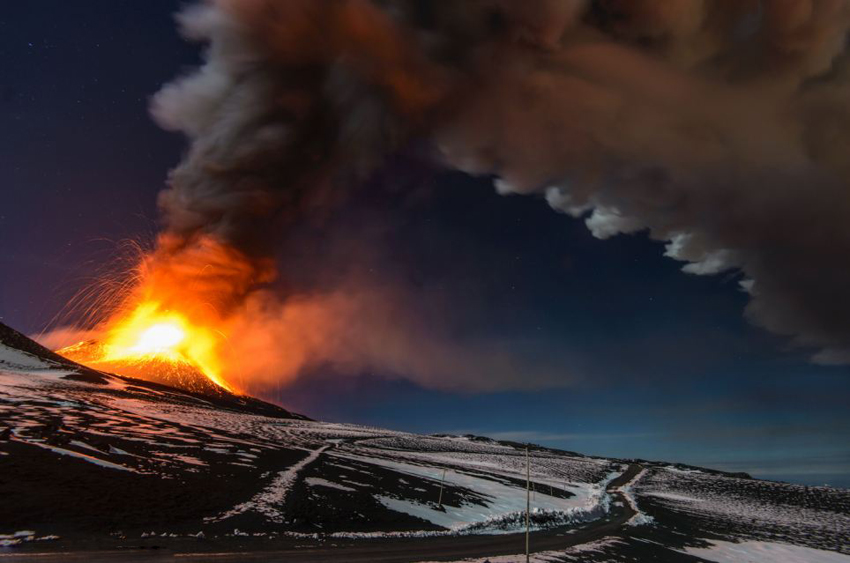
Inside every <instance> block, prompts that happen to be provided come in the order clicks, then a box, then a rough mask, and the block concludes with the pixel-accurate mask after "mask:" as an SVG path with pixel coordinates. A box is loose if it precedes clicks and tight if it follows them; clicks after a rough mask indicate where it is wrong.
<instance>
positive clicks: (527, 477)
mask: <svg viewBox="0 0 850 563" xmlns="http://www.w3.org/2000/svg"><path fill="white" fill-rule="evenodd" d="M530 513H531V462H530V461H529V457H528V444H526V446H525V563H529V557H530V556H529V551H528V535H529V531H530V528H531V525H530V524H531V520H530V516H529V514H530Z"/></svg>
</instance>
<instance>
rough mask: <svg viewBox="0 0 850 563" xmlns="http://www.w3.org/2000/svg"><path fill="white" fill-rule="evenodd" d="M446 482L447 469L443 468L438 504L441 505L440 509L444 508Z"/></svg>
mask: <svg viewBox="0 0 850 563" xmlns="http://www.w3.org/2000/svg"><path fill="white" fill-rule="evenodd" d="M445 480H446V469H445V468H443V478H442V479H440V500H438V501H437V504H438V505H440V508H443V483H444V482H445Z"/></svg>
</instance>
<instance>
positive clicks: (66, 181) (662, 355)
mask: <svg viewBox="0 0 850 563" xmlns="http://www.w3.org/2000/svg"><path fill="white" fill-rule="evenodd" d="M177 8H178V3H177V2H171V1H165V0H161V1H155V2H139V1H136V0H100V1H95V0H87V1H85V2H67V1H62V0H56V1H51V2H48V1H43V0H31V1H28V2H25V3H9V5H7V6H5V10H3V13H2V14H0V66H1V67H2V74H0V194H2V197H1V198H0V248H2V250H0V321H2V322H4V323H6V324H9V325H11V326H13V327H15V328H17V329H19V330H22V331H25V332H27V333H31V334H37V333H39V332H40V331H42V330H45V329H46V328H50V327H52V326H55V325H56V323H57V322H58V320H59V319H61V317H60V316H59V315H60V314H61V313H62V310H63V307H64V305H65V303H66V302H67V300H68V299H69V298H70V297H71V296H72V295H74V294H75V293H76V292H77V291H79V289H80V288H81V287H83V286H85V284H87V283H89V282H90V278H91V275H92V273H93V272H94V271H96V269H98V268H103V267H106V266H108V264H109V263H110V261H111V260H112V259H113V258H114V256H115V250H116V244H117V242H118V241H121V240H124V239H133V240H142V241H145V240H147V241H150V240H151V239H152V237H153V235H154V233H155V232H156V230H157V210H156V202H155V201H156V194H157V192H158V191H159V190H160V189H162V187H163V185H164V180H165V177H166V175H167V172H168V170H169V169H170V168H171V167H173V166H174V165H175V164H176V163H177V162H178V160H179V159H180V156H181V154H182V152H183V150H184V149H185V142H184V140H183V139H182V138H180V136H178V135H175V134H172V133H168V132H165V131H162V130H160V129H159V128H158V127H157V126H156V125H155V124H154V123H153V121H152V120H151V119H150V117H149V115H148V109H147V107H148V100H149V97H150V96H151V95H152V94H153V93H154V92H156V91H157V89H158V88H159V87H160V86H161V85H162V84H163V83H165V82H167V81H169V80H170V79H172V78H173V77H174V76H176V75H178V74H180V73H181V70H182V69H185V68H187V67H189V66H191V65H193V64H196V63H197V62H198V60H199V59H198V55H199V53H198V50H197V47H196V46H193V45H189V44H187V43H185V42H184V41H183V40H182V39H181V38H180V37H179V36H178V34H177V32H176V29H175V26H174V22H173V20H172V14H173V13H174V12H175V11H176V9H177ZM415 168H416V167H415V165H411V164H409V163H405V162H400V163H396V164H395V165H394V166H393V167H392V168H391V170H390V172H391V173H390V174H385V176H384V178H383V180H382V181H381V182H376V184H379V185H377V186H375V187H373V188H372V189H371V191H370V190H369V189H365V190H363V191H361V192H358V195H357V196H356V199H355V200H354V201H353V202H351V204H350V205H348V206H346V207H345V209H343V210H340V211H338V212H337V215H338V216H337V217H335V220H334V222H333V224H334V227H333V229H331V230H330V231H329V232H326V233H324V237H325V238H323V239H322V240H317V241H315V242H313V241H311V239H310V238H309V236H308V235H309V233H306V234H305V233H301V238H300V239H298V240H299V246H298V248H299V249H300V251H301V252H315V253H321V252H322V251H323V248H324V247H323V244H324V243H323V242H322V241H323V240H327V239H336V238H339V237H340V236H351V237H358V236H360V234H359V233H361V232H362V233H369V234H368V235H365V234H364V235H363V236H364V237H365V236H368V237H371V238H372V239H374V240H370V244H371V245H373V246H374V247H375V248H377V249H379V251H376V254H377V255H378V257H377V258H375V260H374V263H369V264H368V269H369V271H373V270H377V272H373V273H375V276H377V277H379V278H381V279H393V280H396V281H399V280H400V282H402V283H404V284H405V286H406V287H410V288H414V289H413V291H416V290H417V289H416V288H419V289H421V291H422V293H423V303H424V305H422V306H423V307H427V306H428V297H427V295H433V294H435V293H440V294H441V295H449V296H450V301H451V303H452V304H453V308H454V309H455V311H453V313H452V318H451V320H450V322H447V327H450V330H452V331H456V332H458V334H459V338H470V335H474V337H475V339H476V340H477V341H480V342H484V343H485V344H486V345H488V346H493V347H494V348H500V347H509V348H511V350H513V351H515V352H516V354H517V355H519V356H520V357H522V358H525V359H526V361H528V362H540V363H543V364H546V365H548V366H550V367H551V368H552V369H556V370H558V371H559V372H563V374H564V377H563V384H561V385H557V386H550V387H547V388H544V389H536V390H532V391H500V392H483V393H482V392H472V391H467V392H450V391H445V390H442V391H440V390H433V389H426V388H423V387H420V386H418V385H416V384H414V383H411V382H410V381H408V380H405V379H404V378H403V377H399V376H398V374H395V375H392V374H383V373H357V374H350V373H348V374H340V373H333V372H332V371H331V370H324V371H320V372H319V373H311V374H305V376H304V377H302V378H300V379H299V380H298V382H297V383H296V384H295V385H293V386H291V387H289V388H282V389H280V390H279V391H278V392H276V393H273V394H271V395H268V396H266V398H267V399H271V400H275V401H278V402H280V403H281V404H283V405H285V406H287V407H289V408H292V409H293V410H296V411H299V412H303V413H305V414H307V415H309V416H311V417H314V418H320V419H325V420H334V421H345V422H352V423H360V424H372V425H379V426H385V427H389V428H394V429H402V430H410V431H416V432H424V433H476V434H484V435H489V436H492V437H495V438H505V439H512V440H519V441H532V442H536V443H541V444H545V445H550V446H554V447H559V448H564V449H568V450H574V451H579V452H583V453H588V454H599V455H607V456H617V457H641V458H645V459H665V460H670V461H679V462H687V463H693V464H701V465H707V466H711V467H716V468H720V469H726V470H732V471H747V472H751V473H752V474H754V475H756V476H760V477H765V478H771V479H780V480H789V481H794V482H802V483H809V484H822V483H830V484H834V485H838V486H850V409H848V408H847V404H848V397H850V369H848V368H847V367H824V366H816V365H812V364H810V363H808V361H807V351H805V350H796V349H793V348H791V347H789V345H788V342H787V341H785V340H783V339H782V338H779V337H775V336H772V335H769V334H767V333H765V332H763V331H761V330H759V329H757V328H754V327H752V326H750V325H749V324H747V322H746V321H745V320H744V319H743V317H742V310H743V307H744V305H745V303H746V296H745V295H744V294H743V293H742V292H741V291H740V290H739V286H738V281H739V280H740V277H738V276H735V275H719V276H703V277H696V276H690V275H687V274H684V273H682V272H681V271H680V266H681V264H680V263H677V262H675V261H673V260H670V259H668V258H665V257H663V255H662V254H663V246H662V245H661V244H659V243H656V242H652V241H650V240H649V239H648V238H647V237H646V236H645V235H642V234H638V235H633V236H620V237H616V238H613V239H610V240H606V241H601V240H596V239H594V238H593V237H592V236H591V234H590V233H589V232H588V230H587V229H586V227H585V226H584V224H583V223H582V222H581V221H578V220H575V219H572V218H570V217H567V216H565V215H562V214H558V213H556V212H554V211H552V210H551V209H550V208H549V206H548V205H547V204H546V203H545V201H543V200H542V199H538V198H535V197H524V196H509V197H504V196H500V195H497V194H496V193H495V191H494V189H493V187H492V185H491V181H490V180H488V179H481V178H478V179H475V178H470V177H467V176H464V175H462V174H460V173H441V174H438V175H436V176H434V177H429V179H428V180H427V182H425V184H427V185H426V186H425V187H424V188H423V187H422V186H420V185H419V184H421V183H422V182H419V181H418V178H416V177H417V176H418V172H417V171H416V170H415ZM408 176H413V177H414V179H413V180H411V179H410V178H408ZM408 182H410V183H414V184H417V186H418V187H417V188H416V189H414V190H404V189H396V190H392V189H388V188H387V185H388V184H392V185H395V186H396V188H397V187H398V186H402V187H404V186H405V185H406V183H408ZM388 223H389V224H391V228H389V229H383V230H380V232H378V233H374V232H373V231H374V229H369V226H371V225H375V224H384V225H385V224H388ZM314 244H315V246H313V245H314ZM289 252H292V245H290V246H287V245H284V246H283V247H282V249H281V254H282V256H281V259H282V269H283V270H284V271H285V267H286V266H285V265H286V260H285V258H286V255H287V253H289ZM437 290H439V291H437ZM458 304H460V305H461V306H458ZM447 330H449V328H447ZM494 351H495V349H494ZM458 377H463V374H458Z"/></svg>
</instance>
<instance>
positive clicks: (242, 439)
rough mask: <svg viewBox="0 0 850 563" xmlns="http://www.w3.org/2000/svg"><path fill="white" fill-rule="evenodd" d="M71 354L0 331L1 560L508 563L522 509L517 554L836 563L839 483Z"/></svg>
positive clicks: (841, 522)
mask: <svg viewBox="0 0 850 563" xmlns="http://www.w3.org/2000/svg"><path fill="white" fill-rule="evenodd" d="M97 346H98V344H97V343H96V342H95V343H83V344H82V345H78V346H77V347H75V348H74V349H72V350H70V351H69V350H65V351H64V353H65V354H66V355H67V356H68V357H75V356H76V357H80V358H86V357H87V356H86V354H87V353H88V354H94V355H95V356H96V355H97V354H99V353H100V352H101V351H100V350H98V349H97ZM68 357H63V356H60V355H57V354H55V353H53V352H51V351H50V350H47V349H45V348H44V347H42V346H40V345H39V344H37V343H35V342H33V341H32V340H30V339H29V338H27V337H26V336H24V335H23V334H21V333H19V332H17V331H14V330H12V329H10V328H9V327H6V326H4V325H2V324H0V499H3V501H2V502H0V556H8V555H12V560H14V559H15V553H11V554H10V553H7V552H5V551H4V550H9V549H11V550H15V551H16V552H17V553H18V554H20V555H22V556H24V557H27V559H28V560H29V559H31V557H29V556H32V555H35V554H44V553H48V554H49V553H53V554H54V555H57V556H60V557H64V558H66V559H71V558H73V559H74V560H86V561H125V560H127V557H128V556H129V555H130V552H129V551H128V550H140V549H144V550H148V549H157V550H158V551H157V553H158V554H161V555H162V557H163V558H166V559H168V560H172V559H173V557H174V556H175V555H176V556H181V557H183V558H184V559H185V560H187V561H193V560H205V559H204V557H205V555H204V554H207V556H212V554H215V557H216V560H220V561H225V560H227V561H236V560H239V561H243V560H246V558H250V559H251V560H255V559H256V560H263V561H284V560H285V561H299V562H319V561H345V562H347V563H351V562H361V563H365V562H370V563H371V562H384V563H387V562H397V563H401V562H408V561H411V562H414V561H431V560H440V561H459V560H464V561H484V560H485V559H489V560H490V561H491V562H497V561H498V562H514V561H518V560H520V559H523V557H522V556H519V555H517V554H520V553H522V552H523V550H524V546H525V534H524V533H523V531H524V526H525V522H526V519H525V518H526V516H525V509H526V506H527V505H526V503H529V504H530V506H531V512H530V514H529V522H530V526H531V529H532V532H531V535H530V545H531V550H532V552H535V553H536V554H537V555H533V556H532V557H533V559H532V560H533V561H539V562H542V561H547V562H554V561H576V560H580V561H586V562H594V561H599V562H601V561H645V560H653V561H671V562H684V563H687V562H691V563H696V562H701V561H703V562H704V561H706V560H708V561H742V560H747V561H758V562H762V561H790V560H793V561H811V562H830V563H833V562H845V561H850V548H848V546H850V491H847V490H841V489H834V488H830V487H804V486H799V485H790V484H787V483H778V482H771V481H761V480H758V479H752V478H750V477H749V476H748V475H745V474H730V473H724V472H720V471H715V470H711V469H706V468H699V467H692V466H687V465H682V464H671V463H667V462H657V461H646V460H636V459H610V458H600V457H592V456H585V455H581V454H578V453H575V452H567V451H561V450H555V449H549V448H543V447H539V446H534V445H526V444H517V443H512V442H505V441H497V440H492V439H489V438H485V437H479V436H468V435H467V436H453V435H442V434H441V435H432V436H422V435H416V434H410V433H407V432H398V431H393V430H384V429H380V428H373V427H365V426H357V425H352V424H339V423H329V422H316V421H312V420H309V419H307V418H306V417H304V416H301V415H298V414H295V413H292V412H290V411H288V410H286V409H284V408H282V407H279V406H276V405H271V404H269V403H265V402H263V401H260V400H258V399H253V398H250V397H245V396H239V395H236V394H233V393H230V392H228V391H226V390H221V389H213V390H212V392H211V393H208V392H207V391H209V388H208V387H207V386H204V385H200V386H198V387H197V388H196V389H191V390H187V389H185V388H184V389H179V388H176V387H174V386H168V385H165V384H163V383H161V382H160V383H156V382H152V381H149V379H154V378H160V380H161V381H178V382H179V381H182V382H183V384H184V385H191V384H190V383H187V379H186V378H187V377H193V378H195V379H196V380H199V379H198V377H197V374H191V373H188V372H186V373H178V374H175V373H174V372H170V371H168V370H166V371H165V372H157V370H159V369H161V368H162V366H161V365H160V364H158V363H157V362H150V363H139V364H136V365H134V366H133V369H137V370H139V371H138V372H137V373H139V374H140V375H144V377H145V379H136V378H133V377H131V376H128V375H125V374H121V375H117V374H113V373H109V372H107V371H104V370H97V369H93V368H92V367H88V366H84V365H82V364H78V363H76V362H74V361H72V360H70V359H69V358H68ZM102 367H104V368H105V367H106V366H102ZM115 367H118V368H122V371H125V369H124V368H127V366H120V365H118V366H115ZM183 367H184V366H179V367H178V369H183ZM148 370H150V371H151V372H156V373H148ZM125 373H130V371H125ZM181 377H182V379H181ZM169 378H174V379H169ZM199 381H200V380H199ZM39 540H40V541H39ZM248 552H255V553H254V555H250V557H249V554H248ZM144 553H150V552H147V551H145V552H141V553H139V554H140V555H144ZM228 554H230V556H229V557H224V556H227V555H228ZM494 556H495V557H494ZM63 560H64V559H63ZM146 560H147V559H146ZM156 560H162V559H156Z"/></svg>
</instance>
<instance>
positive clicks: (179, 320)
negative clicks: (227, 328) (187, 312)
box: [98, 302, 232, 391]
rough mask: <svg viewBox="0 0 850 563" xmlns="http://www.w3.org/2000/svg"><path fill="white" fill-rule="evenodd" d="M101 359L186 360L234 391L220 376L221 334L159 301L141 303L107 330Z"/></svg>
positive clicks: (121, 360) (122, 360)
mask: <svg viewBox="0 0 850 563" xmlns="http://www.w3.org/2000/svg"><path fill="white" fill-rule="evenodd" d="M106 334H107V336H106V338H105V340H104V342H103V356H102V357H101V358H100V359H99V360H98V361H100V362H110V363H119V362H139V361H142V360H158V361H167V362H186V363H189V364H191V365H193V366H195V367H196V368H197V369H198V370H200V371H201V372H202V373H203V374H204V375H205V376H207V377H208V378H209V379H210V380H211V381H212V382H213V383H215V384H216V385H218V386H220V387H223V388H225V389H227V390H228V391H232V389H231V388H230V386H229V385H228V384H227V382H226V381H225V380H224V378H223V377H222V375H221V363H220V360H219V358H218V354H217V347H218V345H219V342H220V340H221V339H222V336H221V335H219V334H218V333H216V332H215V331H213V330H211V329H209V328H206V327H200V326H194V325H192V324H191V323H190V322H189V320H188V319H187V318H186V317H185V316H184V315H181V314H180V313H178V312H174V311H163V310H161V308H160V305H159V303H156V302H145V303H142V304H140V305H139V306H138V307H136V309H135V310H134V311H133V312H132V313H131V314H129V315H128V316H127V317H126V318H120V319H118V320H117V321H116V322H115V324H114V325H113V326H111V327H110V328H109V329H108V331H107V333H106Z"/></svg>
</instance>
